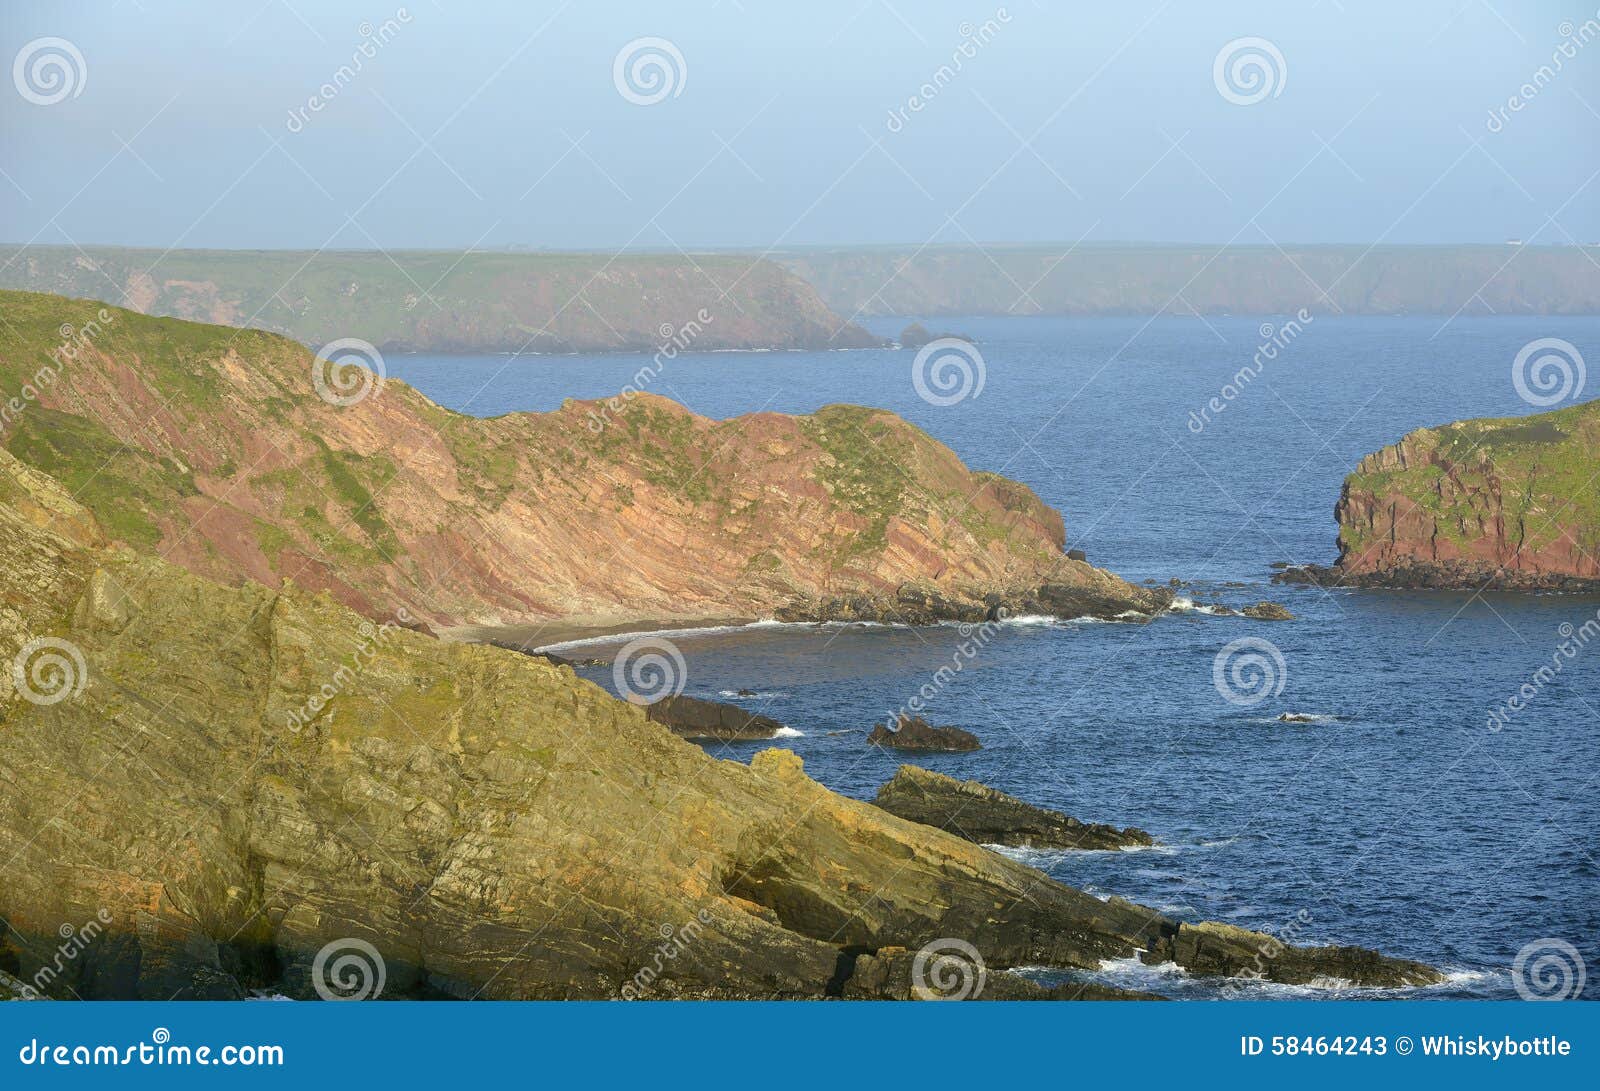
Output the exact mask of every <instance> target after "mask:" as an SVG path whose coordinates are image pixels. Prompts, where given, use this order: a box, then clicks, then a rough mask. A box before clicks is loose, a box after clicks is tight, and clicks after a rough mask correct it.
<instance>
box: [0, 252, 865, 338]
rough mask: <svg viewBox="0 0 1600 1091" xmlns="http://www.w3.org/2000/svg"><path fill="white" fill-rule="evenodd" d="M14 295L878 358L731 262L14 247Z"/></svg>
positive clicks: (7, 276)
mask: <svg viewBox="0 0 1600 1091" xmlns="http://www.w3.org/2000/svg"><path fill="white" fill-rule="evenodd" d="M0 288H15V289H22V290H26V291H34V292H49V293H53V294H56V295H66V296H74V297H78V298H82V299H94V300H100V301H103V302H106V303H111V304H115V305H118V306H122V307H128V308H131V309H132V310H136V311H140V312H143V313H145V314H151V315H159V316H166V317H174V318H186V319H191V320H194V321H199V322H214V323H217V324H219V325H225V326H248V327H251V328H254V329H264V330H271V331H273V332H275V333H281V334H284V335H286V336H289V337H293V338H295V339H296V340H298V341H301V342H303V343H305V344H307V345H310V346H311V347H312V348H317V347H319V346H321V345H325V344H327V343H329V342H331V341H334V340H337V339H339V338H343V337H360V338H362V339H363V340H366V341H370V342H372V343H373V344H375V345H377V346H378V347H379V348H380V349H382V350H383V351H385V352H390V351H394V352H438V353H490V352H544V353H569V352H651V351H654V350H655V348H656V347H657V346H658V345H660V344H661V343H662V342H663V341H664V340H666V339H667V337H666V336H665V335H663V333H662V332H661V331H662V329H663V328H666V329H669V330H675V329H678V328H681V327H683V326H685V325H686V324H688V323H689V322H690V321H691V320H693V319H694V318H695V316H696V315H698V314H700V313H701V310H702V308H703V309H704V310H705V312H706V313H707V314H709V315H710V316H711V317H710V320H709V321H705V320H702V321H701V326H702V327H703V328H701V329H700V330H698V332H697V333H696V334H695V336H694V347H695V348H696V349H698V350H700V351H711V350H715V349H746V350H752V349H835V348H866V347H871V346H875V345H878V344H880V343H881V342H880V340H879V339H878V338H876V337H873V336H872V335H871V334H869V333H867V332H866V331H865V330H863V329H861V327H859V326H856V325H853V324H851V323H849V322H847V321H846V320H845V319H843V318H841V317H839V316H838V315H836V314H834V313H833V312H832V311H830V310H829V309H828V306H827V304H825V303H823V302H822V300H821V298H820V297H819V296H818V295H817V293H816V292H815V291H814V290H813V289H812V288H811V286H810V285H809V284H807V283H805V281H803V280H801V279H800V278H799V277H797V276H796V275H795V274H793V273H791V272H790V271H788V270H787V269H784V268H783V267H782V266H779V265H776V264H774V263H772V262H769V261H763V260H761V259H759V258H756V257H753V256H746V255H732V254H699V255H695V256H689V255H684V254H642V253H641V254H632V253H630V254H555V253H538V254H535V253H507V252H489V253H485V252H466V253H462V252H459V251H415V250H408V251H398V252H396V253H393V254H385V253H382V252H378V251H370V250H369V251H337V250H319V251H315V252H312V251H294V250H171V251H166V252H162V251H160V250H131V249H121V248H118V247H108V246H91V247H88V248H87V249H83V248H79V247H75V246H74V247H61V246H28V247H18V248H0Z"/></svg>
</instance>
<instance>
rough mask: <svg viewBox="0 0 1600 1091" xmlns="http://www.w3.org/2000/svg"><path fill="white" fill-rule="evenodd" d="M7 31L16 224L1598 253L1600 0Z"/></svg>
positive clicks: (386, 1) (415, 239)
mask: <svg viewBox="0 0 1600 1091" xmlns="http://www.w3.org/2000/svg"><path fill="white" fill-rule="evenodd" d="M1586 24H1587V27H1588V31H1589V32H1591V33H1592V35H1593V37H1592V38H1589V37H1588V36H1587V35H1586V34H1585V29H1584V28H1585V26H1586ZM51 39H54V40H56V41H54V42H52V41H50V40H51ZM41 40H44V41H43V43H42V44H41ZM62 43H65V45H63V44H62ZM1564 43H1565V49H1566V53H1567V54H1569V55H1563V54H1562V52H1561V50H1562V48H1563V44H1564ZM67 47H70V49H68V48H67ZM0 55H3V57H4V58H6V59H11V60H12V62H13V63H12V81H11V83H12V85H11V86H6V85H4V84H0V241H5V242H13V243H17V242H38V243H54V244H76V245H80V246H87V245H91V244H119V245H134V246H154V247H161V248H166V247H207V248H271V249H277V248H318V247H336V248H354V249H361V248H371V247H383V248H387V249H397V248H459V247H468V246H476V247H481V248H491V247H532V248H551V249H597V250H617V249H624V248H634V249H641V250H668V249H674V248H682V249H708V248H732V247H738V248H757V249H762V250H769V249H783V248H794V247H803V246H817V245H864V244H895V245H906V246H920V245H923V244H926V243H935V244H937V243H957V244H959V243H964V242H971V241H980V242H983V243H1038V242H1069V243H1070V242H1097V241H1105V242H1113V241H1138V242H1173V243H1188V244H1208V245H1212V244H1223V243H1237V244H1241V245H1267V244H1272V243H1277V244H1294V243H1352V244H1361V245H1366V244H1370V243H1375V242H1388V243H1461V242H1492V243H1499V242H1502V241H1503V240H1505V239H1507V238H1522V239H1525V240H1527V241H1529V242H1535V241H1537V242H1548V243H1557V244H1560V243H1570V242H1584V243H1590V242H1596V241H1600V181H1597V178H1596V173H1597V172H1600V0H1583V2H1565V0H1492V2H1491V0H1406V2H1404V3H1395V2H1394V0H1386V2H1382V3H1374V2H1368V0H1271V2H1266V0H1263V2H1218V3H1203V4H1202V3H1195V2H1189V3H1183V2H1178V0H1119V2H1118V3H1114V4H1107V3H1092V4H1091V3H1070V4H1069V3H1044V2H1035V0H1012V2H1011V3H1008V4H1005V5H1001V4H995V3H992V2H990V0H971V2H965V3H954V2H945V0H916V2H913V0H844V2H840V3H832V2H827V0H807V2H806V3H788V4H776V3H759V2H757V0H684V2H678V3H666V2H659V0H658V2H655V3H603V2H597V0H596V2H574V3H568V4H562V3H531V2H522V3H518V2H510V0H486V2H479V3H446V2H443V0H410V2H409V3H408V4H406V5H404V6H400V5H397V4H394V3H392V2H391V0H369V2H364V3H345V2H340V0H332V2H314V0H239V2H237V3H231V2H228V0H218V2H214V3H207V4H199V3H187V4H185V3H174V2H163V0H105V2H103V3H85V2H77V3H42V2H41V3H32V2H28V0H7V2H6V4H5V5H4V10H3V12H0ZM641 56H642V57H643V58H644V61H645V63H644V66H643V67H642V68H640V69H639V70H638V71H637V73H635V75H636V76H637V77H639V78H634V79H630V77H629V72H630V70H631V66H630V65H629V63H628V61H629V60H630V58H636V57H641ZM619 57H620V58H621V63H620V68H619ZM1557 57H1559V58H1560V68H1559V70H1556V69H1555V68H1554V65H1553V63H1552V62H1553V58H1557ZM1219 58H1220V70H1219ZM52 59H57V60H61V61H62V62H63V64H64V67H62V68H56V69H51V68H50V66H49V64H48V62H49V61H50V60H52ZM652 59H653V60H656V61H660V62H661V65H660V66H659V67H656V68H652V67H651V65H650V61H651V60H652ZM1232 59H1239V60H1240V61H1241V65H1242V67H1241V68H1239V69H1238V71H1237V73H1235V76H1236V78H1230V76H1229V73H1230V71H1232V68H1233V66H1232V65H1230V64H1229V63H1227V62H1229V61H1230V60H1232ZM357 60H359V71H354V69H355V68H356V67H357V65H356V63H355V62H356V61H357ZM958 60H959V63H957V61H958ZM1252 61H1259V62H1260V64H1259V65H1258V66H1255V67H1252V63H1251V62H1252ZM36 62H42V67H36ZM1546 66H1549V68H1550V70H1549V71H1547V72H1546V73H1545V74H1544V76H1542V77H1541V76H1540V75H1539V73H1540V70H1541V68H1543V67H1546ZM342 67H343V68H346V69H348V70H350V71H347V73H346V75H347V76H348V78H343V77H341V76H340V75H339V72H340V69H341V68H342ZM652 71H653V72H655V73H656V74H658V75H659V76H660V79H659V80H658V81H657V82H655V83H654V84H651V83H649V82H648V76H649V74H650V73H651V72H652ZM1252 72H1254V73H1256V74H1257V75H1258V76H1259V79H1258V80H1257V81H1256V82H1255V83H1253V84H1252V83H1249V82H1248V77H1249V76H1250V74H1251V73H1252ZM52 76H54V77H56V81H55V82H50V79H51V77H52ZM1525 84H1531V85H1532V86H1531V90H1532V91H1533V94H1532V95H1525V94H1523V93H1522V90H1519V89H1524V85H1525ZM330 92H331V93H330ZM1514 96H1520V97H1519V102H1518V106H1517V108H1516V109H1513V108H1512V107H1511V105H1510V104H1511V100H1512V99H1513V97H1514Z"/></svg>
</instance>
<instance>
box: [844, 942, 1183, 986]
mask: <svg viewBox="0 0 1600 1091" xmlns="http://www.w3.org/2000/svg"><path fill="white" fill-rule="evenodd" d="M926 950H928V952H929V953H928V955H927V956H926V959H925V962H926V966H925V968H924V971H923V973H922V974H921V977H920V979H919V977H918V975H917V972H916V967H917V956H918V954H919V952H917V951H910V950H907V949H906V948H904V947H884V948H882V949H880V950H878V951H874V952H872V953H871V954H860V955H857V956H856V959H855V964H854V966H853V967H852V972H851V973H850V976H849V978H848V979H847V980H846V982H845V985H844V989H843V990H842V992H841V995H842V996H843V997H844V999H846V1000H1165V999H1166V997H1163V996H1156V995H1154V994H1153V993H1142V992H1134V991H1132V990H1130V989H1118V988H1116V987H1114V986H1111V985H1100V984H1097V983H1095V982H1088V981H1083V982H1077V981H1072V982H1065V983H1063V984H1060V985H1056V986H1053V987H1051V988H1046V987H1045V986H1043V985H1040V984H1038V983H1037V982H1034V981H1029V980H1028V979H1027V978H1025V977H1019V976H1018V975H1016V974H1013V973H1007V972H1005V971H1003V970H998V969H990V968H989V967H988V966H986V965H984V964H983V961H982V959H981V958H980V959H978V960H973V959H972V958H971V957H970V955H968V954H967V953H966V952H964V951H963V950H961V949H960V948H958V947H955V946H954V945H950V944H948V943H940V942H939V941H937V940H935V941H934V942H933V943H932V944H930V945H929V946H928V948H926Z"/></svg>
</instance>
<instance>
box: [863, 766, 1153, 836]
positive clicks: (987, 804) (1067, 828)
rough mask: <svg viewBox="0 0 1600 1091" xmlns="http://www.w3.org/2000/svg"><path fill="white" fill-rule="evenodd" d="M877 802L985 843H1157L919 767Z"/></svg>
mask: <svg viewBox="0 0 1600 1091" xmlns="http://www.w3.org/2000/svg"><path fill="white" fill-rule="evenodd" d="M873 802H874V803H875V804H877V805H878V806H879V807H882V808H883V809H884V810H886V811H888V812H889V813H890V814H892V815H895V816H897V817H899V818H904V819H906V820H908V821H911V822H921V823H923V824H924V825H927V826H936V827H938V828H939V829H941V830H945V831H946V832H948V833H953V834H955V835H956V836H957V837H964V838H966V839H967V840H968V841H974V842H977V843H978V844H980V845H1011V846H1014V847H1026V848H1039V849H1079V850H1099V849H1124V848H1139V847H1144V846H1148V845H1153V844H1155V839H1154V838H1153V837H1151V836H1150V835H1149V834H1148V833H1146V832H1145V831H1144V830H1140V829H1135V828H1133V827H1131V826H1130V827H1128V828H1126V829H1118V828H1117V827H1115V826H1107V825H1102V824H1100V823H1098V822H1093V823H1090V822H1080V821H1078V820H1077V819H1076V818H1072V817H1070V816H1068V815H1064V814H1062V813H1061V812H1060V811H1052V810H1049V809H1047V808H1044V807H1035V806H1033V805H1032V804H1030V803H1024V802H1023V801H1022V800H1020V799H1017V798H1016V797H1015V796H1009V795H1006V794H1005V793H1004V792H1001V791H997V790H996V789H994V788H991V787H989V786H988V785H986V784H980V783H979V782H978V781H975V780H956V779H955V778H954V777H947V776H945V775H944V774H943V773H935V772H933V771H931V770H928V769H924V768H922V767H921V766H918V765H902V766H901V767H900V769H899V771H898V772H897V773H895V775H894V777H893V779H891V780H890V781H888V782H887V783H886V784H884V786H883V787H881V788H879V789H878V796H877V798H876V799H874V800H873Z"/></svg>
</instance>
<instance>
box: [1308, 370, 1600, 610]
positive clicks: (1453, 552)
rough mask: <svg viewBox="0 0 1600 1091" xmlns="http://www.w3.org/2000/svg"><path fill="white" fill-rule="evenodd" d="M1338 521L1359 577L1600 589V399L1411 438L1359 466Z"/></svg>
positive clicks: (1343, 547) (1351, 570)
mask: <svg viewBox="0 0 1600 1091" xmlns="http://www.w3.org/2000/svg"><path fill="white" fill-rule="evenodd" d="M1336 515H1337V518H1338V520H1339V548H1340V559H1339V566H1338V567H1339V571H1340V572H1341V573H1343V574H1345V575H1347V576H1350V577H1353V578H1356V579H1371V580H1374V581H1377V582H1398V583H1427V584H1443V585H1451V584H1461V585H1470V586H1480V585H1482V584H1484V583H1487V582H1490V581H1493V582H1496V583H1498V584H1500V585H1502V586H1513V587H1516V586H1550V587H1561V586H1566V585H1567V584H1568V583H1569V581H1589V582H1593V581H1600V401H1593V402H1588V403H1585V404H1582V405H1574V406H1569V407H1568V408H1565V409H1561V410H1557V411H1555V412H1551V413H1542V414H1538V415H1535V416H1530V417H1506V418H1494V419H1483V420H1469V421H1461V422H1459V423H1456V424H1451V425H1447V426H1445V427H1442V428H1424V429H1421V430H1420V431H1417V432H1413V433H1411V434H1410V435H1408V436H1406V437H1405V438H1404V439H1403V440H1401V441H1400V442H1399V443H1397V444H1395V445H1393V446H1391V447H1386V448H1384V449H1383V450H1381V451H1378V452H1376V453H1374V454H1371V455H1368V456H1367V457H1366V458H1364V459H1363V460H1362V461H1361V463H1360V464H1359V465H1358V466H1357V467H1356V471H1355V473H1353V474H1351V475H1350V477H1349V478H1348V479H1347V480H1346V481H1345V485H1344V492H1343V495H1342V497H1341V498H1340V501H1339V505H1338V508H1337V511H1336Z"/></svg>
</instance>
